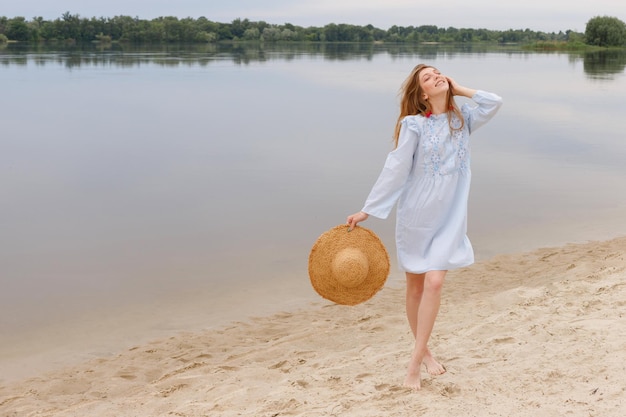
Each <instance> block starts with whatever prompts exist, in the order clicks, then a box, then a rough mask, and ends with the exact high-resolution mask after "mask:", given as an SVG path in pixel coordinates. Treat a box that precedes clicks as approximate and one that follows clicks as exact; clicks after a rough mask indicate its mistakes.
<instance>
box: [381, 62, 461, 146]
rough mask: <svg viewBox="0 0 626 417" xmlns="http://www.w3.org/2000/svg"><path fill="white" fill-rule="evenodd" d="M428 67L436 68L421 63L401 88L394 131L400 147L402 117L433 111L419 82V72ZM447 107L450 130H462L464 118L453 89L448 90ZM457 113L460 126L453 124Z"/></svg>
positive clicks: (396, 142) (395, 140)
mask: <svg viewBox="0 0 626 417" xmlns="http://www.w3.org/2000/svg"><path fill="white" fill-rule="evenodd" d="M426 68H434V67H432V66H430V65H426V64H419V65H417V66H416V67H415V68H413V71H411V73H410V74H409V76H408V77H407V78H406V80H404V82H403V83H402V87H401V88H400V96H401V97H400V115H399V116H398V120H397V122H396V128H395V131H394V135H393V139H394V142H395V147H398V138H399V137H400V127H401V125H402V119H404V118H405V117H406V116H413V115H417V114H421V115H422V116H425V117H428V113H430V112H431V111H432V109H431V106H430V103H429V102H428V100H425V99H424V94H423V93H422V86H421V85H420V83H419V74H420V72H421V71H422V70H424V69H426ZM446 107H447V108H448V109H449V110H448V112H447V114H448V125H449V126H450V130H461V129H463V126H464V124H465V122H464V120H463V115H462V114H461V110H459V108H458V106H457V105H456V102H455V101H454V95H453V94H452V91H451V90H448V94H447V96H446ZM453 114H454V115H456V116H457V118H458V119H459V120H460V121H461V125H460V126H456V127H455V126H453V125H452V115H453Z"/></svg>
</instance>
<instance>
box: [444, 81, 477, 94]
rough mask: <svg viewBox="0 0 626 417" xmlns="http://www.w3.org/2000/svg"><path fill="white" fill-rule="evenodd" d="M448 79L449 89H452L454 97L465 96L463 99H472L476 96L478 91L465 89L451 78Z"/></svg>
mask: <svg viewBox="0 0 626 417" xmlns="http://www.w3.org/2000/svg"><path fill="white" fill-rule="evenodd" d="M446 79H447V80H448V87H449V88H450V92H451V93H452V95H453V96H463V97H468V98H472V97H473V96H474V94H476V90H474V89H472V88H467V87H463V86H461V85H459V84H458V83H457V82H456V81H454V79H452V78H450V77H446Z"/></svg>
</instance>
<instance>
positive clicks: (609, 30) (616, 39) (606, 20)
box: [585, 16, 626, 47]
mask: <svg viewBox="0 0 626 417" xmlns="http://www.w3.org/2000/svg"><path fill="white" fill-rule="evenodd" d="M585 38H586V42H587V44H588V45H595V46H604V47H606V46H624V45H626V24H625V23H624V22H623V21H621V20H619V19H618V18H616V17H610V16H596V17H593V18H591V19H590V20H589V21H588V22H587V26H586V28H585Z"/></svg>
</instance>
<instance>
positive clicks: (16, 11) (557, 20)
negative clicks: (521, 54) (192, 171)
mask: <svg viewBox="0 0 626 417" xmlns="http://www.w3.org/2000/svg"><path fill="white" fill-rule="evenodd" d="M3 3H4V4H3V5H2V6H1V7H0V16H6V17H9V18H12V17H17V16H22V17H25V18H26V19H28V20H30V19H32V18H33V17H36V16H41V17H43V18H44V19H49V20H54V19H57V18H60V17H61V16H62V15H63V13H65V12H70V13H71V14H73V15H79V16H80V17H84V18H91V17H113V16H120V15H123V16H132V17H138V18H140V19H148V20H149V19H153V18H156V17H161V16H176V17H179V18H185V17H192V18H198V17H202V16H204V17H206V18H207V19H209V20H211V21H214V22H221V23H230V22H232V21H233V20H235V19H237V18H240V19H249V20H251V21H261V20H262V21H265V22H267V23H270V24H284V23H291V24H294V25H296V26H303V27H308V26H316V27H321V26H324V25H326V24H328V23H347V24H352V25H359V26H365V25H368V24H372V25H373V26H375V27H377V28H380V29H384V30H386V29H389V28H390V27H391V26H393V25H397V26H421V25H435V26H438V27H443V28H447V27H455V28H457V29H461V28H471V29H481V28H484V29H490V30H507V29H530V30H533V31H543V32H557V33H558V32H559V31H563V32H565V31H567V30H573V31H576V32H584V31H585V26H586V24H587V22H588V21H589V19H591V18H592V17H595V16H611V17H617V18H618V19H620V20H622V21H624V22H626V1H625V0H593V1H581V0H518V1H515V2H510V1H507V0H446V1H433V0H176V1H173V0H107V1H102V0H98V1H95V0H56V1H50V0H19V1H10V0H4V1H3Z"/></svg>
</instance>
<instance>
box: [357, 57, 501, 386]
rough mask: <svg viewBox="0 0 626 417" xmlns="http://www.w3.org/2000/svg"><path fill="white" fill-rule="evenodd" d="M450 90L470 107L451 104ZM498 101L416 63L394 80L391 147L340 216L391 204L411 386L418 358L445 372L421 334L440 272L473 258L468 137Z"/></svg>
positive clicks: (435, 301) (434, 309)
mask: <svg viewBox="0 0 626 417" xmlns="http://www.w3.org/2000/svg"><path fill="white" fill-rule="evenodd" d="M454 96H463V97H468V98H471V99H472V100H473V101H474V102H475V103H476V105H473V106H470V105H469V104H465V105H463V107H462V108H461V109H459V107H458V106H457V105H456V103H455V100H454ZM501 105H502V99H501V98H500V97H499V96H497V95H495V94H492V93H487V92H485V91H481V90H474V89H471V88H467V87H463V86H461V85H459V84H458V83H456V82H455V81H454V80H453V79H451V78H449V77H446V76H444V75H442V74H441V73H440V72H439V71H438V70H437V69H436V68H433V67H431V66H428V65H424V64H420V65H418V66H416V67H415V68H414V69H413V71H411V74H410V75H409V77H408V78H407V79H406V80H405V82H404V84H403V85H402V89H401V101H400V116H399V117H398V121H397V123H396V128H395V134H394V138H395V149H394V150H393V151H392V152H390V153H389V155H388V156H387V160H386V162H385V165H384V168H383V170H382V173H381V174H380V176H379V177H378V180H377V181H376V183H375V185H374V187H373V188H372V190H371V192H370V194H369V196H368V198H367V200H366V202H365V206H364V207H363V209H362V210H361V211H359V212H358V213H355V214H352V215H351V216H348V219H347V223H348V225H349V226H350V227H349V230H352V228H353V227H355V226H356V225H357V224H358V223H359V222H362V221H364V220H366V219H367V218H368V217H369V216H370V215H371V216H374V217H378V218H381V219H385V218H387V217H388V215H389V213H390V212H391V209H392V208H393V206H394V205H395V204H396V202H397V222H396V246H397V251H398V262H399V265H400V267H401V268H402V269H403V270H404V271H406V314H407V318H408V321H409V325H410V327H411V331H412V332H413V336H414V337H415V347H414V348H413V352H412V354H411V359H410V362H409V366H408V372H407V376H406V379H405V381H404V385H405V386H407V387H410V388H412V389H415V390H419V389H420V388H421V375H420V368H421V365H422V364H424V366H425V367H426V371H427V372H428V373H430V374H431V375H440V374H443V373H444V372H445V371H446V369H445V367H444V366H443V365H442V364H440V363H439V362H438V361H437V360H436V359H435V357H434V356H433V354H432V353H431V352H430V350H429V349H428V340H429V338H430V334H431V332H432V330H433V326H434V324H435V319H436V318H437V313H438V312H439V305H440V300H441V288H442V286H443V282H444V279H445V276H446V273H447V271H448V270H450V269H454V268H460V267H464V266H467V265H470V264H472V263H473V262H474V251H473V249H472V245H471V243H470V241H469V239H468V238H467V235H466V233H467V202H468V196H469V188H470V179H471V171H470V152H469V151H470V148H469V135H470V134H471V133H473V132H474V131H475V130H476V129H478V128H479V127H480V126H482V125H483V124H485V123H486V122H487V121H489V120H490V119H491V118H492V117H493V116H494V115H495V113H496V112H497V111H498V109H499V108H500V106H501Z"/></svg>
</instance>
